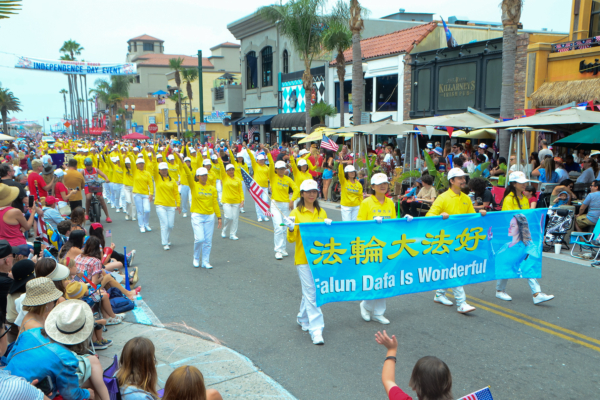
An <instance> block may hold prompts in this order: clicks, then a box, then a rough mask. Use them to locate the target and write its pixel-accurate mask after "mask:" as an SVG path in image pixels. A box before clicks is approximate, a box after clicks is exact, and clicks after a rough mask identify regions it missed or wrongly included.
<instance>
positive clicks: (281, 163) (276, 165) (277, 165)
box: [275, 161, 285, 169]
mask: <svg viewBox="0 0 600 400" xmlns="http://www.w3.org/2000/svg"><path fill="white" fill-rule="evenodd" d="M279 168H285V162H283V161H277V162H276V163H275V169H279Z"/></svg>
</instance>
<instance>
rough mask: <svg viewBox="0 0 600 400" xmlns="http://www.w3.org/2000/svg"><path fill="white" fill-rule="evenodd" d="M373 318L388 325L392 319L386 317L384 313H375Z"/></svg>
mask: <svg viewBox="0 0 600 400" xmlns="http://www.w3.org/2000/svg"><path fill="white" fill-rule="evenodd" d="M371 320H373V321H377V322H379V323H380V324H383V325H387V324H389V323H390V320H389V319H387V318H386V317H384V316H383V315H373V316H372V317H371Z"/></svg>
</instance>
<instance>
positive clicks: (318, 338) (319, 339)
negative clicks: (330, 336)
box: [311, 332, 325, 344]
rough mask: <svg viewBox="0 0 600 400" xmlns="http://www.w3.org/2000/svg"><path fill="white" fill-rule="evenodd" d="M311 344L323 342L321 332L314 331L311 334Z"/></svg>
mask: <svg viewBox="0 0 600 400" xmlns="http://www.w3.org/2000/svg"><path fill="white" fill-rule="evenodd" d="M311 337H312V342H313V344H325V341H324V340H323V334H322V333H321V332H315V333H313V334H312V335H311Z"/></svg>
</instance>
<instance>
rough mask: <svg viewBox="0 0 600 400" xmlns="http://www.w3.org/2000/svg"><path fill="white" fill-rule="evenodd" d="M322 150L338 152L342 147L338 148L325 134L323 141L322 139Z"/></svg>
mask: <svg viewBox="0 0 600 400" xmlns="http://www.w3.org/2000/svg"><path fill="white" fill-rule="evenodd" d="M321 148H322V149H327V150H331V151H333V152H336V151H338V149H339V148H340V146H338V145H337V143H336V142H334V141H333V140H331V139H329V138H328V137H327V136H325V134H323V139H321Z"/></svg>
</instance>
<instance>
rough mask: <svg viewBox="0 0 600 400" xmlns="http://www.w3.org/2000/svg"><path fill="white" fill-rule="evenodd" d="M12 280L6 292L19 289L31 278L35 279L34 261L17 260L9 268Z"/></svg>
mask: <svg viewBox="0 0 600 400" xmlns="http://www.w3.org/2000/svg"><path fill="white" fill-rule="evenodd" d="M11 272H12V276H13V281H12V283H11V285H10V289H8V294H13V293H14V292H16V291H18V290H19V289H21V288H22V287H23V286H25V285H26V284H27V282H29V281H30V280H32V279H35V263H34V262H33V261H31V260H21V261H17V262H16V263H15V264H14V265H13V266H12V269H11Z"/></svg>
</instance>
